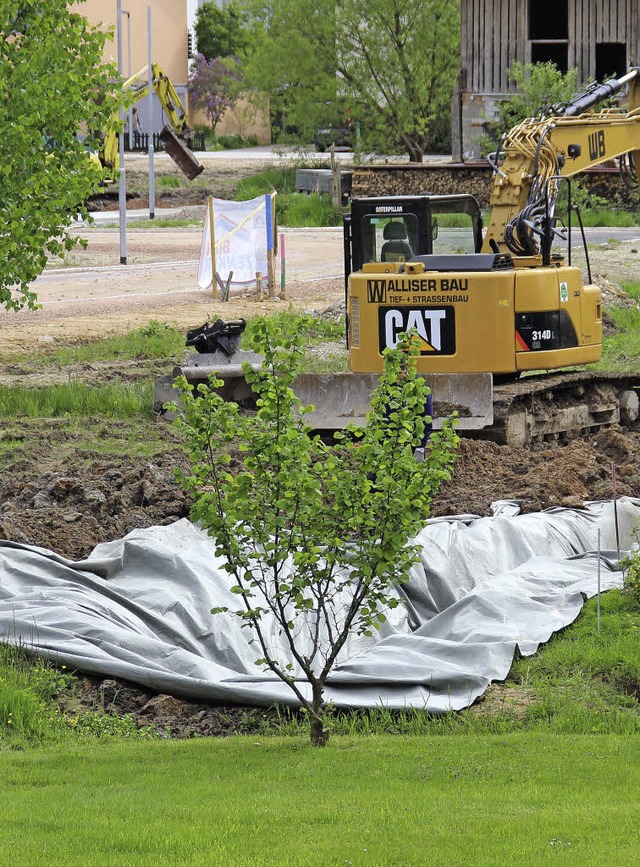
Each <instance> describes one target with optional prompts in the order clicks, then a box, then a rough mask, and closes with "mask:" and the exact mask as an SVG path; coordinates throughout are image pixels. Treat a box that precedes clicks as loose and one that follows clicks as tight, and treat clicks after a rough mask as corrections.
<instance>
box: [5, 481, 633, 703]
mask: <svg viewBox="0 0 640 867" xmlns="http://www.w3.org/2000/svg"><path fill="white" fill-rule="evenodd" d="M615 511H616V512H617V519H618V528H617V529H618V534H619V538H620V545H621V547H622V548H623V549H628V548H629V547H630V546H631V544H632V543H633V541H634V536H633V532H634V530H635V528H636V527H637V526H639V525H640V500H636V499H631V498H623V499H621V500H619V501H618V503H617V509H616V510H615ZM495 512H496V513H495V514H494V516H493V517H489V518H477V517H474V516H469V515H465V516H459V517H452V518H439V519H434V520H433V521H430V522H429V523H428V524H427V526H426V527H425V528H424V529H423V530H422V531H421V532H420V533H419V534H418V536H417V541H418V542H419V544H420V545H421V546H422V550H423V556H422V561H421V563H420V564H417V565H416V566H414V568H413V571H412V576H411V580H410V581H409V582H408V583H407V584H405V585H403V586H402V588H401V589H400V590H399V595H400V598H401V599H402V601H403V603H404V604H403V605H401V606H400V607H399V608H397V609H395V610H394V611H393V612H391V614H390V619H389V621H388V622H387V623H386V624H383V628H382V631H381V632H380V634H379V635H377V636H376V637H375V638H374V639H366V638H357V637H354V638H353V639H352V640H350V642H349V643H348V645H347V647H346V649H345V651H344V653H343V655H342V656H341V663H340V665H339V666H338V667H337V668H336V670H335V671H334V673H333V675H332V676H331V678H330V680H329V683H328V687H327V692H326V695H327V699H328V700H329V701H331V702H333V703H334V704H335V705H336V706H338V707H371V706H375V705H386V706H388V707H392V708H401V707H419V708H426V709H428V710H430V711H432V712H436V713H440V712H445V711H447V710H459V709H461V708H464V707H467V706H468V705H470V704H471V703H472V702H473V701H474V700H475V699H476V698H477V697H478V696H479V695H481V694H482V693H483V692H484V690H485V689H486V687H487V686H488V685H489V683H490V682H491V681H492V680H502V679H504V678H505V677H506V675H507V674H508V672H509V668H510V667H511V663H512V660H513V656H514V653H515V652H516V649H519V650H520V652H521V653H523V654H525V655H527V654H531V653H534V652H535V651H536V650H537V648H538V646H539V645H540V644H541V643H542V642H545V641H547V640H548V638H549V637H550V636H551V635H552V633H553V632H555V631H557V630H559V629H561V628H563V627H564V626H566V625H568V624H569V623H571V622H572V621H573V620H574V619H575V618H576V617H577V616H578V613H579V612H580V609H581V607H582V604H583V601H584V598H585V597H590V596H593V595H595V593H596V592H597V581H598V572H600V580H601V587H602V590H603V591H604V590H607V589H611V588H613V587H619V586H621V584H622V578H621V574H620V573H619V572H618V571H616V562H617V554H616V553H614V552H615V548H616V539H617V534H616V524H615V520H614V507H613V504H612V503H608V502H598V503H588V504H586V505H585V508H583V509H560V508H558V509H550V510H547V511H545V512H539V513H535V514H529V515H518V514H516V513H515V512H516V508H515V507H514V504H512V503H508V502H505V503H501V504H497V505H496V509H495ZM598 531H600V544H601V556H600V559H598V557H597V555H596V551H597V547H598ZM224 605H229V606H230V607H232V608H235V607H237V597H235V596H234V595H233V594H231V593H230V591H229V579H228V576H227V574H226V573H225V572H224V571H223V570H222V569H221V561H220V560H219V559H216V557H215V554H214V545H213V543H212V542H211V540H209V539H208V537H207V536H206V535H205V534H204V533H202V532H201V531H200V530H199V529H198V528H196V527H195V526H194V525H193V524H191V523H190V522H189V521H186V520H182V521H178V522H176V523H175V524H172V525H170V526H168V527H152V528H150V529H147V530H135V531H133V532H132V533H130V534H129V535H127V536H126V537H125V538H124V539H120V540H117V541H114V542H109V543H105V544H102V545H98V546H97V547H96V548H95V550H94V551H93V553H92V554H91V555H90V556H89V557H88V558H87V559H86V560H84V561H80V562H76V561H70V560H66V559H65V558H63V557H60V556H58V555H56V554H54V553H52V552H51V551H47V550H45V549H42V548H35V547H32V546H25V545H20V544H17V543H12V542H0V636H1V637H2V639H3V640H5V641H8V642H12V643H16V644H21V645H22V646H25V647H28V648H32V649H33V650H34V651H35V652H37V653H39V654H41V655H44V656H47V657H49V658H53V659H55V660H56V661H57V662H59V663H64V664H66V665H67V666H68V667H69V668H73V669H79V670H82V671H85V672H89V673H94V674H100V675H103V676H108V677H118V678H122V679H125V680H129V681H133V682H135V683H139V684H141V685H143V686H146V687H149V688H151V689H153V690H157V691H159V692H168V693H172V694H175V695H178V696H183V697H186V698H192V699H198V700H205V701H211V702H225V703H231V702H239V703H244V704H270V703H272V702H281V703H286V704H295V700H294V697H293V694H292V693H291V692H290V691H289V689H288V688H287V687H286V686H284V685H283V684H281V683H280V682H279V681H278V680H277V679H276V678H274V676H273V675H271V674H269V673H264V672H263V671H262V669H261V668H259V667H257V666H256V665H255V658H256V656H257V655H258V653H257V651H256V649H255V646H254V645H252V644H251V643H250V637H249V635H248V634H247V630H245V629H242V628H241V627H240V624H239V622H238V620H237V619H236V618H235V617H234V616H233V615H232V614H218V615H211V614H210V611H211V608H213V607H219V606H224ZM271 641H272V643H273V646H277V647H279V650H280V652H281V653H282V652H284V645H283V644H282V639H281V638H280V637H279V636H278V635H277V632H276V630H275V628H274V629H273V630H272V633H271Z"/></svg>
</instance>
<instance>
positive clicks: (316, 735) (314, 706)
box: [309, 683, 329, 747]
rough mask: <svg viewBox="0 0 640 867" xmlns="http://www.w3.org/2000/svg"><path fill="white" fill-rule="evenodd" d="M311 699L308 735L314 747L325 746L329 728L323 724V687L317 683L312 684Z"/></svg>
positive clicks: (327, 740)
mask: <svg viewBox="0 0 640 867" xmlns="http://www.w3.org/2000/svg"><path fill="white" fill-rule="evenodd" d="M311 688H312V699H311V712H310V714H309V721H310V732H309V734H310V737H311V743H312V744H313V746H314V747H326V745H327V744H328V742H329V729H328V728H327V726H326V725H325V718H324V701H323V698H322V696H323V693H324V689H323V688H322V686H321V685H319V684H316V683H314V684H312V687H311Z"/></svg>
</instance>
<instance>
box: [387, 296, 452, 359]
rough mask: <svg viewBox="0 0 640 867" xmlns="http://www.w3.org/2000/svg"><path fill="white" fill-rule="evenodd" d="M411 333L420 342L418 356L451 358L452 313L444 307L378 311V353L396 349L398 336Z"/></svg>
mask: <svg viewBox="0 0 640 867" xmlns="http://www.w3.org/2000/svg"><path fill="white" fill-rule="evenodd" d="M412 330H413V331H415V332H416V333H417V334H418V337H419V338H420V341H421V346H420V355H453V354H454V353H455V351H456V328H455V310H454V307H453V306H449V305H447V306H446V307H380V308H379V310H378V332H379V341H380V352H382V350H383V349H385V348H387V347H389V348H390V349H395V348H396V346H397V345H398V335H400V334H402V333H403V332H405V331H412Z"/></svg>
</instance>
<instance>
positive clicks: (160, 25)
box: [76, 0, 189, 87]
mask: <svg viewBox="0 0 640 867" xmlns="http://www.w3.org/2000/svg"><path fill="white" fill-rule="evenodd" d="M149 6H150V7H151V39H152V55H153V61H154V63H159V64H160V66H161V67H162V69H163V70H164V71H165V72H166V73H167V75H168V76H169V78H170V79H171V81H172V82H173V84H174V86H175V87H179V86H180V87H186V85H187V81H188V78H189V67H188V65H189V60H188V57H187V0H123V2H122V8H123V9H124V10H126V11H127V12H129V14H130V20H128V18H127V16H126V15H124V14H123V16H122V60H123V67H124V69H123V72H124V74H125V75H126V74H127V72H128V71H129V70H128V58H129V34H130V35H131V71H132V73H133V72H137V71H138V70H139V69H142V67H143V66H146V64H147V57H148V36H147V8H148V7H149ZM76 8H77V10H78V11H79V12H81V13H82V14H83V15H85V16H86V17H87V18H88V19H89V21H90V22H91V23H92V24H96V25H98V24H104V25H105V27H114V28H115V25H116V17H117V4H116V0H85V2H84V3H81V4H79V5H78V6H77V7H76ZM105 59H107V60H113V61H114V62H117V59H118V47H117V42H116V36H115V31H114V38H113V42H108V43H107V46H106V51H105Z"/></svg>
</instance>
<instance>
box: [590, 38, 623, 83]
mask: <svg viewBox="0 0 640 867" xmlns="http://www.w3.org/2000/svg"><path fill="white" fill-rule="evenodd" d="M626 71H627V46H626V45H625V44H624V42H597V43H596V80H597V81H604V80H605V79H607V78H620V76H621V75H624V74H625V72H626Z"/></svg>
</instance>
